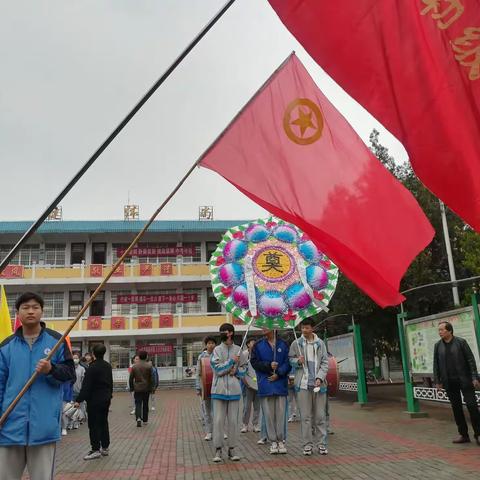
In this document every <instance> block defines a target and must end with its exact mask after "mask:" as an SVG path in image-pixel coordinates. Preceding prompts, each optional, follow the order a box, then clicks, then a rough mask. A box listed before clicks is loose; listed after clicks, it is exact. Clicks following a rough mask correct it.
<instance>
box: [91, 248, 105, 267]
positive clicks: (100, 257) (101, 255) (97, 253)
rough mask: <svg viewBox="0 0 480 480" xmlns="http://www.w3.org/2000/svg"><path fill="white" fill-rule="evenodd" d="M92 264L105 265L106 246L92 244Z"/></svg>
mask: <svg viewBox="0 0 480 480" xmlns="http://www.w3.org/2000/svg"><path fill="white" fill-rule="evenodd" d="M92 263H93V264H94V265H95V264H96V265H105V264H106V263H107V244H106V243H92Z"/></svg>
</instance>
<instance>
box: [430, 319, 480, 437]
mask: <svg viewBox="0 0 480 480" xmlns="http://www.w3.org/2000/svg"><path fill="white" fill-rule="evenodd" d="M438 333H439V335H440V338H441V340H439V341H438V342H437V343H436V344H435V350H434V354H433V376H434V381H435V383H436V385H437V388H444V389H445V390H446V392H447V395H448V398H449V399H450V404H451V405H452V410H453V416H454V417H455V423H456V424H457V427H458V433H459V434H460V436H459V437H458V438H456V439H455V440H453V443H469V442H470V437H469V436H468V427H467V422H466V420H465V415H464V413H463V405H462V395H461V394H463V398H464V399H465V403H466V405H467V408H468V411H469V413H470V420H471V422H472V428H473V435H474V437H475V440H476V442H477V444H478V445H480V412H479V411H478V405H477V399H476V397H475V388H478V387H479V386H480V383H479V380H478V372H477V366H476V364H475V357H474V356H473V353H472V350H471V349H470V347H469V346H468V343H467V341H466V340H465V339H463V338H460V337H454V336H453V327H452V324H451V323H449V322H441V323H440V324H439V325H438Z"/></svg>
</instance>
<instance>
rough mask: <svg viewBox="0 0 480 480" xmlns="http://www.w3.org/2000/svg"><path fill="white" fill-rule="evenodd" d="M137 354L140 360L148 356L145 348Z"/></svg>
mask: <svg viewBox="0 0 480 480" xmlns="http://www.w3.org/2000/svg"><path fill="white" fill-rule="evenodd" d="M137 355H138V358H140V360H146V359H147V357H148V353H147V352H146V351H145V350H140V351H139V352H138V353H137Z"/></svg>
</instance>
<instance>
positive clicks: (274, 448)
mask: <svg viewBox="0 0 480 480" xmlns="http://www.w3.org/2000/svg"><path fill="white" fill-rule="evenodd" d="M277 453H278V443H277V442H272V444H271V445H270V455H276V454H277Z"/></svg>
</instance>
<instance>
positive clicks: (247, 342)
mask: <svg viewBox="0 0 480 480" xmlns="http://www.w3.org/2000/svg"><path fill="white" fill-rule="evenodd" d="M250 342H256V340H255V338H253V337H250V338H249V339H247V341H246V342H245V345H246V346H247V347H248V345H249V343H250Z"/></svg>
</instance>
